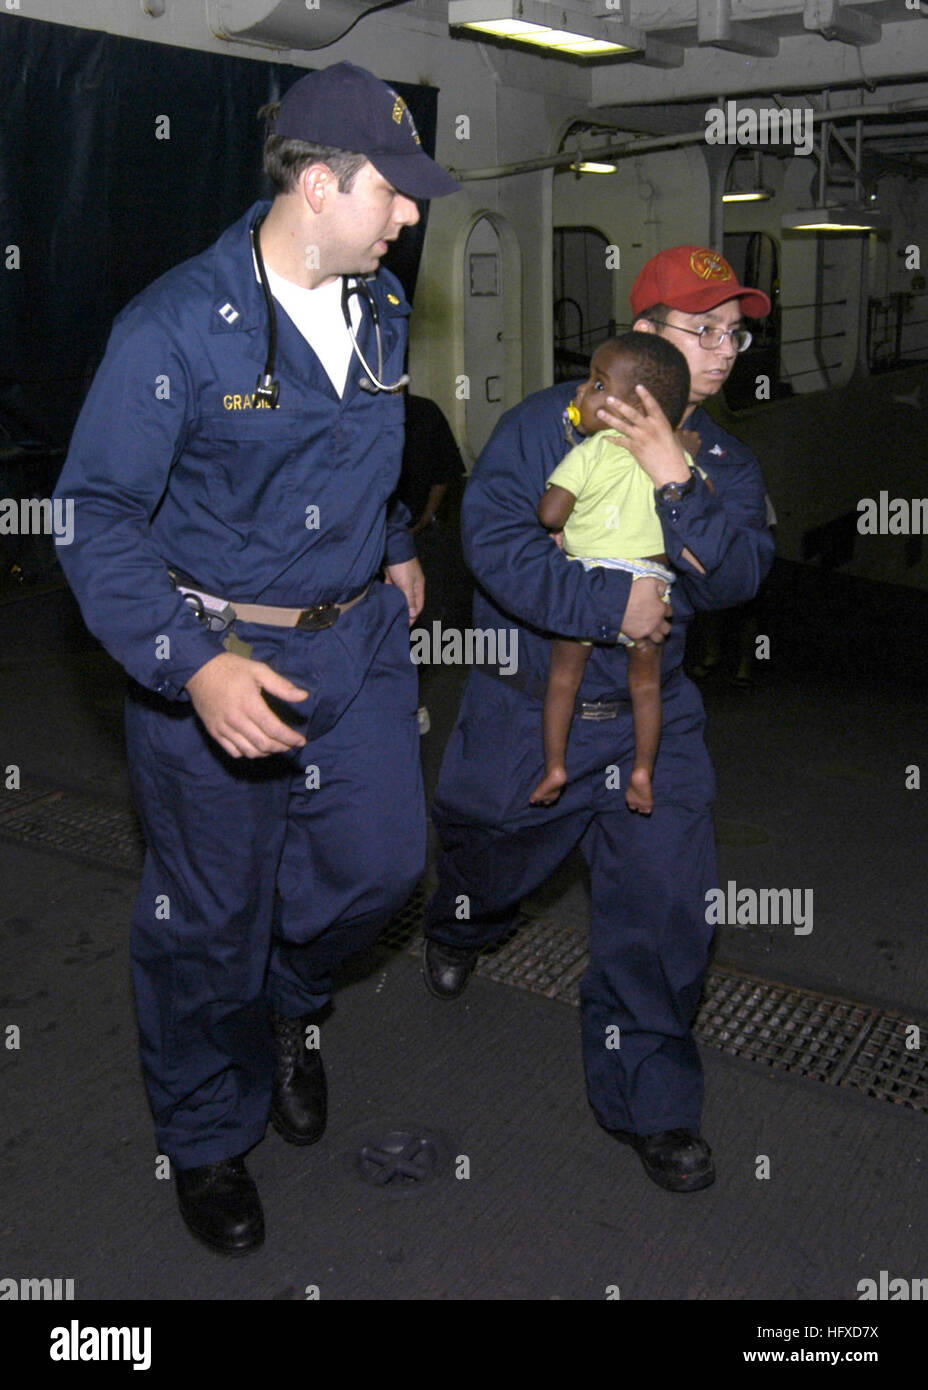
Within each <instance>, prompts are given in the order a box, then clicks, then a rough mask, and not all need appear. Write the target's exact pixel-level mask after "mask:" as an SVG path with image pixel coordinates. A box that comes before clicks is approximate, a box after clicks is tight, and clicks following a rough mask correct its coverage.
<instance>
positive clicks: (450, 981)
mask: <svg viewBox="0 0 928 1390" xmlns="http://www.w3.org/2000/svg"><path fill="white" fill-rule="evenodd" d="M479 955H480V952H479V951H469V950H466V949H465V948H463V947H461V946H446V945H445V943H444V942H443V941H431V940H429V939H428V938H426V942H425V946H424V948H423V951H422V975H423V978H424V980H425V987H426V989H427V990H428V991H429V993H430V994H434V995H435V998H436V999H457V997H458V995H459V994H460V993H462V991H463V990H464V987H465V986H466V984H467V982H468V980H469V979H470V977H471V975H472V974H473V972H474V967H475V966H476V964H477V957H478V956H479Z"/></svg>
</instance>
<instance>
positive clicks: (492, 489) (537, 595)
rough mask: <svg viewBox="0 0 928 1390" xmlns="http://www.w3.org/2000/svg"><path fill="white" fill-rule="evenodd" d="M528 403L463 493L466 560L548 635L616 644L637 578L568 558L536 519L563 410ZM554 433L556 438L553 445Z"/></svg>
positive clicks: (497, 436) (500, 599)
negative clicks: (547, 414) (547, 411)
mask: <svg viewBox="0 0 928 1390" xmlns="http://www.w3.org/2000/svg"><path fill="white" fill-rule="evenodd" d="M544 413H545V408H544V405H543V404H535V403H534V402H532V401H530V402H526V403H523V404H522V405H521V406H516V408H515V409H514V410H511V411H509V412H508V413H507V414H506V415H504V416H503V418H502V420H501V421H500V423H499V425H498V426H497V428H496V430H495V431H494V433H493V435H492V437H491V439H490V441H489V443H488V444H487V446H486V448H485V449H484V451H483V453H482V454H481V455H480V458H479V459H478V460H477V463H476V465H475V467H474V471H473V473H472V474H471V477H470V481H469V482H468V484H467V487H466V488H465V490H464V501H463V504H462V511H461V532H462V539H463V543H464V558H465V560H466V561H467V564H468V565H469V566H470V569H471V571H472V572H473V574H474V577H475V578H476V579H477V580H478V581H479V583H480V584H481V585H482V586H483V588H484V589H485V590H486V591H487V593H488V594H489V595H490V597H491V598H492V599H493V600H494V602H495V603H496V604H497V605H498V606H499V607H501V608H503V609H505V610H506V612H507V613H511V614H512V616H513V617H514V618H517V619H519V620H520V621H521V622H524V623H527V624H529V625H530V626H532V627H534V628H536V629H539V630H541V631H543V632H549V633H556V634H557V635H558V636H561V637H574V638H585V639H587V640H590V641H594V642H616V641H617V640H618V636H619V631H620V629H621V625H622V618H623V616H624V613H625V607H626V604H627V603H628V597H629V593H630V592H631V585H632V578H631V575H629V574H626V573H624V572H622V571H620V570H606V569H595V570H585V569H584V568H583V566H582V565H581V564H579V563H578V562H576V561H571V560H568V558H567V556H566V555H565V554H564V553H563V551H561V550H560V549H559V548H558V546H557V545H556V544H555V543H554V541H553V540H552V539H551V537H550V536H549V534H548V532H547V531H546V530H545V528H544V527H543V526H542V524H541V522H540V521H539V520H538V510H537V509H538V503H539V500H540V499H541V497H542V494H543V493H544V490H545V482H546V479H547V478H548V476H549V475H550V473H551V472H552V471H553V469H554V466H555V465H556V464H557V463H558V462H559V458H560V450H559V449H558V448H557V444H556V440H557V433H558V427H559V423H560V421H559V411H556V412H555V413H554V415H553V417H552V421H546V419H545V418H544ZM552 429H553V431H554V437H553V440H552Z"/></svg>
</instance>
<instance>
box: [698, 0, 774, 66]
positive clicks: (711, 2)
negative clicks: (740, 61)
mask: <svg viewBox="0 0 928 1390" xmlns="http://www.w3.org/2000/svg"><path fill="white" fill-rule="evenodd" d="M698 34H699V45H700V47H701V48H704V47H706V46H709V47H711V48H725V49H728V51H729V52H730V53H750V54H753V55H755V56H756V57H760V58H775V57H776V55H777V52H778V50H779V47H780V40H779V39H778V38H777V36H776V34H771V33H770V32H769V30H767V29H764V28H762V27H761V26H760V25H757V24H744V23H740V22H738V21H737V20H734V19H732V17H731V0H698Z"/></svg>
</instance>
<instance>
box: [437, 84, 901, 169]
mask: <svg viewBox="0 0 928 1390" xmlns="http://www.w3.org/2000/svg"><path fill="white" fill-rule="evenodd" d="M745 109H748V108H745ZM915 110H922V111H924V110H928V98H926V97H914V98H910V99H908V100H906V101H894V102H882V103H880V104H879V105H876V106H845V107H842V108H841V109H840V110H831V111H813V113H812V124H813V126H815V125H829V124H833V123H834V122H835V121H846V120H855V119H856V118H858V117H867V116H894V115H896V114H897V113H899V112H902V111H915ZM890 133H891V132H889V131H887V135H889V134H890ZM705 138H706V132H705V130H704V129H703V130H695V131H685V132H683V133H682V134H677V135H655V136H648V137H647V139H645V140H636V139H634V137H633V138H632V139H631V140H624V141H622V143H621V144H616V145H597V146H595V147H594V148H593V149H590V150H587V151H582V150H561V151H560V152H559V153H558V154H553V155H541V156H540V157H539V158H537V159H524V160H521V161H520V162H519V163H517V164H497V165H495V166H494V167H492V168H487V169H455V170H454V171H453V172H454V176H455V178H456V179H459V180H461V181H462V182H464V183H470V182H475V181H477V180H480V179H504V178H510V177H512V176H513V175H515V174H531V173H534V172H535V171H536V170H538V169H560V168H564V169H569V168H570V166H571V165H572V164H577V163H579V162H580V161H581V160H582V159H583V158H584V157H585V156H586V155H589V156H590V157H592V156H593V154H595V155H596V156H597V157H598V158H601V159H604V160H610V159H630V158H633V157H634V156H635V155H638V154H650V153H651V152H652V151H655V150H666V149H676V148H677V147H678V146H680V145H695V144H698V143H699V142H700V141H704V140H705Z"/></svg>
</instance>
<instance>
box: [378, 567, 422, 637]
mask: <svg viewBox="0 0 928 1390" xmlns="http://www.w3.org/2000/svg"><path fill="white" fill-rule="evenodd" d="M383 577H384V583H385V584H395V585H396V587H397V588H398V589H402V591H403V593H404V594H405V595H406V602H407V604H408V605H409V625H410V627H412V625H413V623H414V622H415V621H416V619H417V618H418V616H419V614H420V613H421V612H422V609H423V607H424V605H425V575H424V574H423V573H422V566H421V565H420V564H419V561H418V560H416V559H413V560H404V561H403V563H402V564H401V565H387V566H386V567H385V569H384V575H383Z"/></svg>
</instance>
